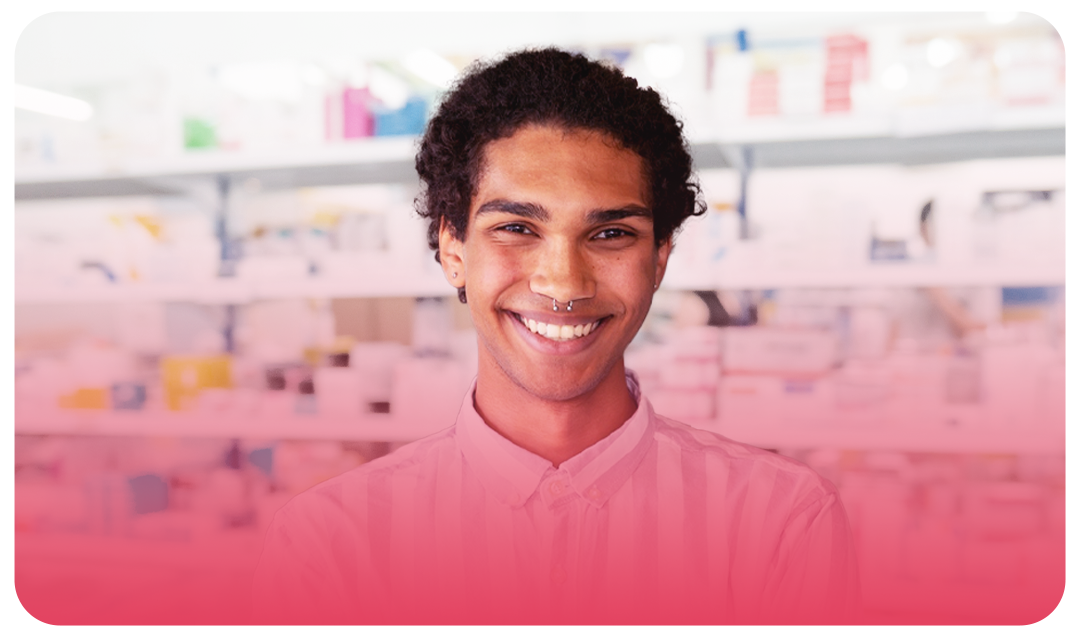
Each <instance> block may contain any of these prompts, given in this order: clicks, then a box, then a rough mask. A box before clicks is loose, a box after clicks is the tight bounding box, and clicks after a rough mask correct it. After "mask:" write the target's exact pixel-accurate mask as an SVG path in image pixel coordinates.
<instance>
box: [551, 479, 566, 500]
mask: <svg viewBox="0 0 1080 639" xmlns="http://www.w3.org/2000/svg"><path fill="white" fill-rule="evenodd" d="M548 490H549V491H551V494H552V495H556V496H558V495H561V494H563V491H564V490H566V485H565V484H563V483H562V482H561V481H559V480H555V481H553V482H551V485H550V486H548Z"/></svg>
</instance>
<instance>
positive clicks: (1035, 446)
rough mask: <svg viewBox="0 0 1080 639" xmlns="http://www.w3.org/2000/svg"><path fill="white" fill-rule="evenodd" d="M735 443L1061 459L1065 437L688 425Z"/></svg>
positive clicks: (877, 427) (853, 426) (974, 430)
mask: <svg viewBox="0 0 1080 639" xmlns="http://www.w3.org/2000/svg"><path fill="white" fill-rule="evenodd" d="M692 425H693V426H695V427H697V428H701V429H703V430H711V431H714V432H717V433H720V434H721V435H724V436H725V437H729V438H731V439H734V440H735V441H739V442H744V443H747V444H750V445H752V446H758V447H760V448H771V449H783V448H786V449H792V448H828V449H834V450H866V451H871V450H881V451H906V452H933V453H958V454H993V453H1013V454H1032V455H1057V454H1061V455H1064V454H1065V433H1064V430H1063V431H1062V432H1060V433H1051V432H1034V433H1033V432H1023V431H1020V430H994V429H981V428H979V427H978V426H977V425H970V424H968V425H961V426H959V427H953V428H949V427H946V426H940V427H938V428H906V429H905V428H898V427H895V426H894V425H891V424H880V423H873V421H872V420H865V421H864V422H862V423H850V424H846V425H844V426H833V427H821V426H819V425H802V426H803V427H801V428H800V427H798V426H799V425H796V424H791V425H789V426H787V427H777V426H763V425H762V424H758V423H747V422H737V423H733V422H731V421H723V420H721V421H704V422H698V423H693V424H692Z"/></svg>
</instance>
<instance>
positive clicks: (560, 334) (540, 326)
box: [518, 316, 600, 342]
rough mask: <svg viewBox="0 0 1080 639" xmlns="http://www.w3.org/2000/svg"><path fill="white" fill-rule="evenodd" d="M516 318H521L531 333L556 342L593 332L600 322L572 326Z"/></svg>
mask: <svg viewBox="0 0 1080 639" xmlns="http://www.w3.org/2000/svg"><path fill="white" fill-rule="evenodd" d="M518 319H520V320H521V323H522V324H524V325H525V326H527V327H529V330H530V331H532V332H533V333H536V334H537V335H541V336H543V337H546V338H548V339H550V340H555V341H558V342H565V341H567V340H571V339H576V338H578V337H584V336H586V335H588V334H589V333H591V332H593V329H595V328H596V327H597V326H599V325H600V322H592V323H590V324H577V325H574V326H571V325H569V324H545V323H544V322H537V321H536V320H533V319H525V318H524V317H520V316H519V318H518Z"/></svg>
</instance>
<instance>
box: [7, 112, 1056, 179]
mask: <svg viewBox="0 0 1080 639" xmlns="http://www.w3.org/2000/svg"><path fill="white" fill-rule="evenodd" d="M1011 117H1012V119H1011V120H1009V119H1008V118H1005V119H1002V118H1004V116H1002V118H998V120H994V121H992V122H990V121H988V122H987V123H986V126H985V127H983V128H981V129H979V130H969V129H968V130H963V131H952V132H938V133H934V134H927V135H898V129H896V127H895V125H890V123H889V122H890V121H889V120H887V119H882V118H879V117H874V118H866V117H855V116H847V117H839V118H837V117H821V118H814V119H810V120H806V121H798V122H785V121H781V120H776V121H761V122H749V121H748V122H747V123H744V124H745V126H742V125H740V126H729V127H721V133H720V135H718V136H716V137H710V138H709V139H700V140H696V141H694V143H692V144H691V153H692V155H693V156H694V159H695V167H696V168H697V169H699V170H701V169H713V168H731V167H732V166H737V165H738V164H739V162H740V161H741V160H740V159H739V158H738V156H739V155H740V152H739V150H738V148H739V147H743V146H751V147H753V158H754V159H753V166H754V167H755V168H769V167H797V166H824V165H842V164H867V163H871V164H873V163H901V164H925V163H934V162H953V161H959V160H965V159H977V158H988V157H1027V156H1047V155H1064V154H1065V129H1064V120H1063V119H1062V121H1061V122H1058V121H1057V120H1056V119H1055V118H1056V116H1054V117H1049V116H1045V115H1042V116H1040V118H1041V119H1040V118H1036V119H1034V120H1033V119H1032V118H1030V117H1027V118H1026V117H1024V116H1022V115H1013V116H1011ZM999 120H1000V122H999ZM1006 126H1007V127H1008V128H1004V127H1006ZM416 144H417V140H416V138H414V137H405V136H403V137H386V138H367V139H363V140H356V141H350V142H342V143H336V144H327V145H318V146H308V147H296V148H290V149H286V150H273V151H266V152H253V151H246V152H239V151H236V152H229V151H189V152H186V153H184V154H182V155H177V156H174V157H170V158H161V159H139V160H134V159H128V160H123V161H117V162H114V163H111V164H100V163H99V164H91V165H80V166H60V167H48V168H42V167H38V168H24V169H21V170H19V169H18V168H17V169H16V172H15V199H16V200H23V199H48V198H64V197H95V196H126V195H151V196H153V195H170V194H172V195H175V194H183V193H186V192H187V191H188V190H189V188H190V185H191V183H192V181H207V180H216V179H218V178H228V179H230V180H237V181H243V180H246V179H249V178H256V179H258V180H259V181H260V182H261V183H262V186H263V188H265V189H286V188H298V187H305V186H330V185H342V184H371V183H413V182H415V181H416V179H417V178H416V172H415V169H414V167H413V162H414V156H415V153H416Z"/></svg>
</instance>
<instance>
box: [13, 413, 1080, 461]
mask: <svg viewBox="0 0 1080 639" xmlns="http://www.w3.org/2000/svg"><path fill="white" fill-rule="evenodd" d="M975 412H977V411H975ZM450 421H452V418H451V420H450ZM450 421H447V422H446V423H434V424H430V425H429V426H428V427H427V428H416V427H410V426H404V425H402V424H401V423H399V421H397V420H395V419H394V417H393V416H392V415H365V416H363V417H362V418H357V419H331V418H326V417H319V416H316V415H273V416H260V417H252V416H239V415H233V414H211V413H172V412H162V413H141V412H123V411H116V412H114V411H90V410H84V411H74V410H71V411H62V410H58V409H55V410H49V411H35V412H34V413H33V414H28V413H26V412H19V411H16V413H15V434H16V435H83V436H134V437H221V438H229V439H231V438H239V439H315V440H339V441H392V442H409V441H414V440H417V439H420V438H422V437H425V436H427V435H430V434H432V433H434V432H437V431H439V430H442V429H443V428H445V427H447V426H449V425H450ZM683 421H688V422H689V423H690V424H691V425H693V426H694V427H696V428H701V429H703V430H710V431H713V432H717V433H720V434H722V435H724V436H726V437H730V438H731V439H734V440H736V441H740V442H744V443H747V444H750V445H753V446H758V447H762V448H831V449H843V450H894V451H910V452H939V453H1020V454H1064V452H1065V436H1064V430H1063V429H1062V431H1061V432H1056V433H1055V432H1052V431H1035V432H1032V431H1030V430H1028V431H1024V430H1021V429H1012V430H994V429H990V428H982V427H980V424H979V420H978V419H977V418H975V417H972V414H968V415H967V419H959V420H953V423H954V424H955V425H954V426H952V427H949V426H946V425H945V424H944V423H942V424H940V425H939V426H938V427H934V428H931V427H925V428H902V427H899V426H898V425H896V424H893V423H889V422H888V421H881V420H879V419H877V418H875V417H873V416H871V415H864V416H852V415H847V416H842V415H838V416H837V419H835V420H830V422H831V425H829V426H825V425H822V424H820V423H819V420H814V421H813V422H812V423H810V422H808V423H805V424H801V423H796V420H793V421H792V422H791V423H788V424H786V425H779V424H775V423H767V422H761V421H758V420H753V421H751V420H743V421H735V420H731V419H728V420H723V419H721V420H683Z"/></svg>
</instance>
